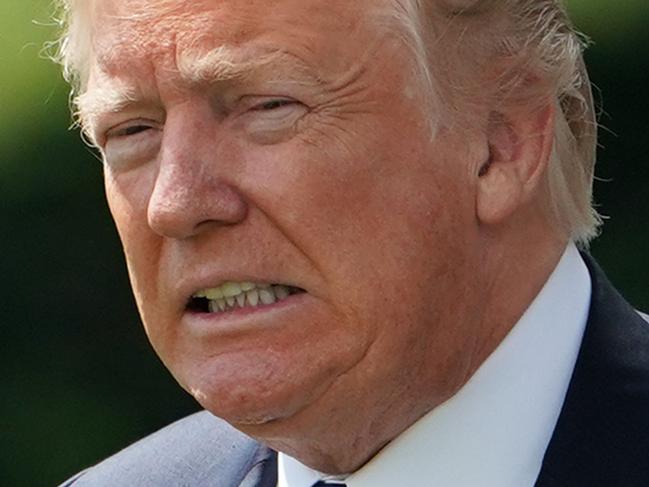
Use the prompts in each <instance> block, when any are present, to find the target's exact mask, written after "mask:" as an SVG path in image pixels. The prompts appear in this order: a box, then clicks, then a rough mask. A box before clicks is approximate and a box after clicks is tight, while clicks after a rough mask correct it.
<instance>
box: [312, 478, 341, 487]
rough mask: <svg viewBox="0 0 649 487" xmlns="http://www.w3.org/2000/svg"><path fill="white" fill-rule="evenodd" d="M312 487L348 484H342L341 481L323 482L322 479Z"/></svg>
mask: <svg viewBox="0 0 649 487" xmlns="http://www.w3.org/2000/svg"><path fill="white" fill-rule="evenodd" d="M311 487H346V485H345V484H341V483H340V482H323V481H322V480H319V481H317V482H316V483H315V484H313V485H312V486H311Z"/></svg>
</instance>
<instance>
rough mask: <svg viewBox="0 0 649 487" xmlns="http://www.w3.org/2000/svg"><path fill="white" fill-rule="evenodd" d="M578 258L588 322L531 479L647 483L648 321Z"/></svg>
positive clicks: (589, 260)
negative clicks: (585, 273) (587, 293)
mask: <svg viewBox="0 0 649 487" xmlns="http://www.w3.org/2000/svg"><path fill="white" fill-rule="evenodd" d="M584 260H585V261H586V264H587V266H588V268H589V271H590V274H591V280H592V298H591V307H590V312H589V318H588V324H587V326H586V331H585V333H584V337H583V341H582V346H581V350H580V352H579V357H578V359H577V363H576V365H575V368H574V372H573V376H572V380H571V383H570V386H569V389H568V392H567V395H566V399H565V402H564V405H563V408H562V411H561V415H560V417H559V421H558V423H557V425H556V429H555V431H554V434H553V437H552V440H551V442H550V445H549V447H548V450H547V452H546V456H545V459H544V465H543V470H542V475H541V477H540V479H539V480H540V482H539V483H538V484H537V485H543V486H545V485H591V486H600V485H628V486H630V487H631V486H636V485H637V486H640V485H642V486H645V485H649V463H648V462H647V461H646V460H647V457H646V455H647V451H649V412H648V411H649V323H648V322H647V321H646V320H647V317H646V315H643V314H641V313H639V312H637V311H636V310H634V309H633V307H632V306H631V305H630V304H629V303H627V302H626V301H625V300H624V298H623V297H622V296H621V295H620V294H619V293H618V292H617V290H615V289H614V288H613V286H612V285H611V283H610V282H609V281H608V279H607V278H606V276H605V275H604V273H603V272H602V270H601V269H600V268H599V266H598V265H597V264H596V263H595V262H594V260H593V259H592V258H590V257H589V256H584ZM550 479H561V482H559V483H557V482H554V483H553V482H551V481H550ZM541 480H542V481H541Z"/></svg>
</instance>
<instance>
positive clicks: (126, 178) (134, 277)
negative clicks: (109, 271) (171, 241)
mask: <svg viewBox="0 0 649 487" xmlns="http://www.w3.org/2000/svg"><path fill="white" fill-rule="evenodd" d="M106 171H107V172H106V176H105V189H106V199H107V201H108V206H109V208H110V211H111V214H112V216H113V219H114V221H115V225H116V227H117V231H118V233H119V236H120V239H121V241H122V246H123V249H124V254H125V257H126V263H127V265H128V271H129V276H130V279H131V284H132V287H133V291H134V294H135V298H136V301H137V304H138V307H139V309H140V313H141V314H142V317H143V319H144V321H145V323H147V322H148V321H149V320H147V319H146V315H147V314H149V312H148V310H147V309H146V307H145V306H144V304H145V303H147V302H149V303H151V302H153V298H155V295H156V286H155V285H154V283H155V282H156V276H157V272H158V266H159V259H160V247H161V239H160V238H159V237H158V236H157V235H156V234H155V233H154V232H153V231H151V229H150V227H149V226H148V223H147V204H148V198H149V195H150V191H149V190H148V188H149V187H150V184H147V179H148V178H147V177H143V176H142V175H139V174H123V175H117V176H115V175H112V174H110V172H109V170H108V169H107V170H106Z"/></svg>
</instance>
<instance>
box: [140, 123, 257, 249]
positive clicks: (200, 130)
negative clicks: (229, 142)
mask: <svg viewBox="0 0 649 487" xmlns="http://www.w3.org/2000/svg"><path fill="white" fill-rule="evenodd" d="M196 113H197V112H196V111H192V112H191V114H186V116H176V117H175V118H173V119H172V118H171V117H168V119H167V122H166V124H165V129H164V136H163V143H162V147H161V150H160V155H159V164H158V171H157V175H156V178H155V182H154V186H153V189H152V191H151V194H150V198H149V202H148V207H147V219H148V224H149V227H150V228H151V229H152V230H153V231H154V232H156V233H157V234H159V235H161V236H163V237H168V238H173V239H187V238H190V237H192V236H195V235H197V234H199V233H201V232H203V231H206V230H207V229H208V228H211V227H213V226H215V225H216V226H223V225H235V224H237V223H240V222H242V221H243V220H245V218H246V216H247V213H248V205H247V203H246V201H245V199H244V197H243V195H242V194H241V193H240V191H239V190H238V188H237V187H236V185H235V184H234V183H233V182H232V181H229V180H228V177H227V176H228V174H227V173H228V171H229V172H230V173H231V174H232V171H233V170H234V169H235V168H234V167H233V163H236V161H227V162H226V161H223V160H219V159H220V157H219V154H220V152H221V151H220V150H219V149H218V147H217V146H218V144H217V143H216V141H215V138H214V137H213V134H214V130H213V127H210V126H208V125H206V124H204V123H197V121H196V120H193V121H192V120H191V118H194V119H195V118H196V116H197V115H196ZM189 131H191V134H190V135H188V132H189Z"/></svg>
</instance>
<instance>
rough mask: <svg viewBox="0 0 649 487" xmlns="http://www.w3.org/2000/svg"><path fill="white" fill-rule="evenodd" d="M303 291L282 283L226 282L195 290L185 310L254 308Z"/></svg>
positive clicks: (214, 310) (209, 311) (203, 311)
mask: <svg viewBox="0 0 649 487" xmlns="http://www.w3.org/2000/svg"><path fill="white" fill-rule="evenodd" d="M304 292H306V291H304V289H300V288H297V287H293V286H287V285H283V284H264V283H254V282H226V283H224V284H222V285H220V286H218V287H214V288H208V289H202V290H200V291H198V292H196V293H195V294H194V295H192V297H191V298H190V299H189V302H188V303H187V310H188V311H191V312H194V313H215V314H216V313H227V312H229V311H235V310H238V309H254V308H258V307H261V306H270V305H272V304H275V303H278V302H280V301H284V300H285V299H288V298H289V297H290V296H293V295H295V294H301V293H304Z"/></svg>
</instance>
